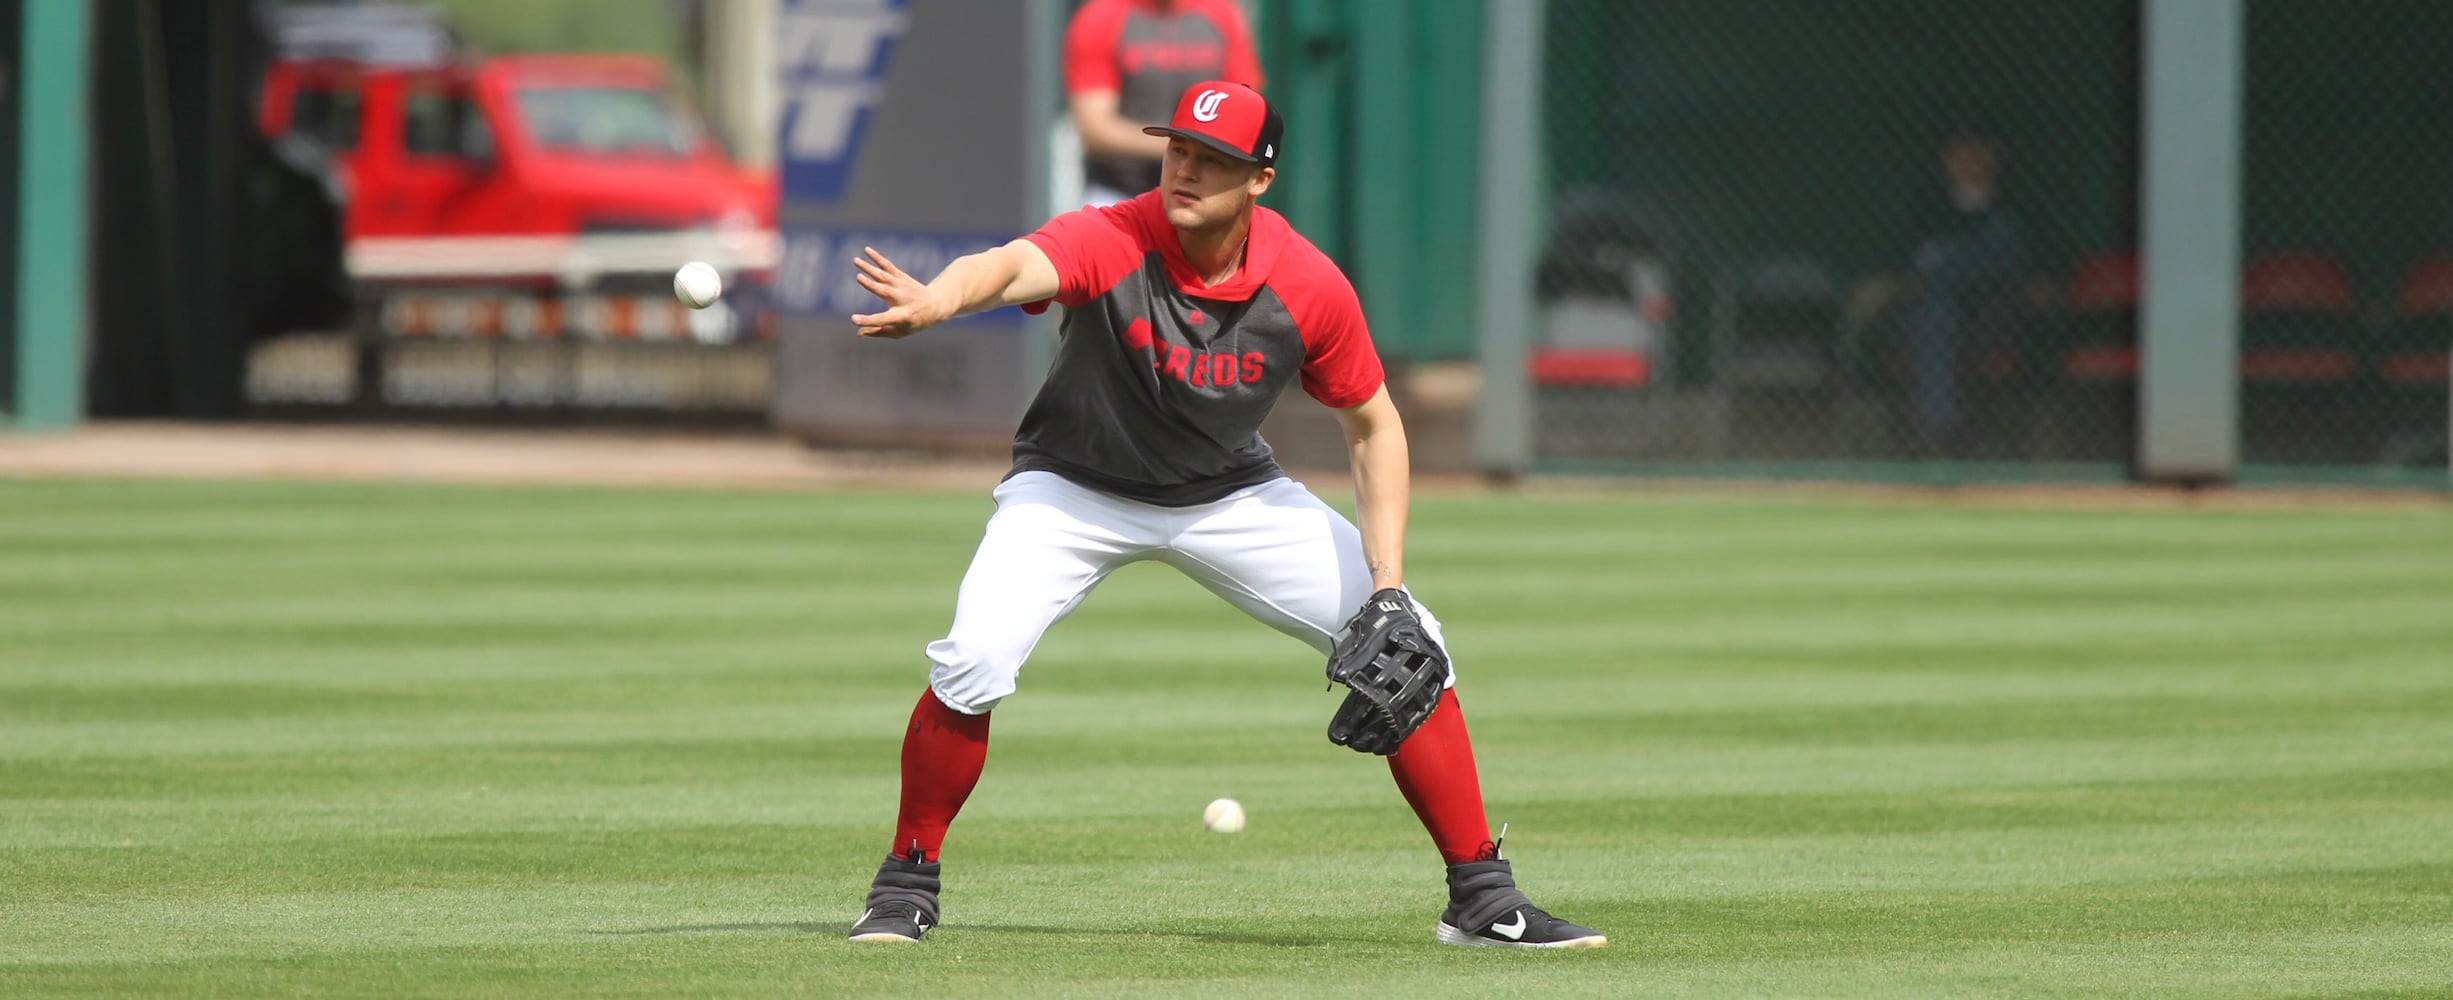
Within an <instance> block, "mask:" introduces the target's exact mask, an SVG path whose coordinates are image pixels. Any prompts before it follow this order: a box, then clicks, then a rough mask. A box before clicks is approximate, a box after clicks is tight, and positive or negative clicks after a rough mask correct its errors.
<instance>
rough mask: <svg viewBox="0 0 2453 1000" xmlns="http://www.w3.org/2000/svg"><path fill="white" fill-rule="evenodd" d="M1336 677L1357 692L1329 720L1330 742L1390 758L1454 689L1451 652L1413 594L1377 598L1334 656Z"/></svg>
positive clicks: (1351, 624) (1369, 602)
mask: <svg viewBox="0 0 2453 1000" xmlns="http://www.w3.org/2000/svg"><path fill="white" fill-rule="evenodd" d="M1329 679H1330V680H1332V681H1335V682H1337V683H1339V684H1343V685H1345V686H1346V687H1348V688H1350V689H1351V690H1350V691H1349V692H1348V693H1347V695H1346V701H1345V703H1344V704H1342V705H1339V706H1337V714H1336V715H1334V716H1331V717H1330V719H1329V742H1331V743H1335V744H1337V745H1338V746H1341V747H1353V748H1354V749H1356V750H1359V751H1361V752H1363V753H1374V754H1379V755H1380V756H1383V757H1385V756H1388V755H1389V754H1392V753H1396V752H1397V745H1398V744H1400V743H1403V742H1405V738H1406V737H1408V736H1412V735H1414V730H1416V729H1420V728H1422V724H1423V721H1424V720H1426V719H1429V718H1430V717H1431V710H1432V709H1433V708H1436V707H1438V706H1439V695H1440V692H1441V691H1442V690H1444V689H1446V688H1447V686H1448V653H1447V652H1446V651H1445V650H1442V649H1440V648H1439V643H1437V642H1435V641H1433V640H1432V639H1431V633H1430V632H1429V631H1426V630H1425V629H1424V628H1423V627H1422V619H1421V618H1419V617H1416V616H1415V614H1414V601H1413V599H1412V598H1409V597H1407V596H1406V594H1405V591H1402V590H1398V589H1396V588H1393V587H1392V588H1389V589H1387V590H1383V591H1380V592H1379V593H1376V594H1373V595H1371V597H1370V599H1368V600H1365V601H1364V602H1363V610H1361V611H1358V612H1356V613H1355V615H1354V620H1353V621H1350V622H1347V623H1346V634H1345V636H1344V638H1341V639H1339V640H1338V642H1337V647H1336V648H1335V649H1332V650H1330V651H1329Z"/></svg>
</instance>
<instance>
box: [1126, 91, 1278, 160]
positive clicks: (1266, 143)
mask: <svg viewBox="0 0 2453 1000" xmlns="http://www.w3.org/2000/svg"><path fill="white" fill-rule="evenodd" d="M1142 131H1143V132H1147V133H1149V134H1151V135H1168V136H1175V137H1177V138H1182V139H1190V140H1192V141H1194V142H1199V143H1203V144H1206V145H1208V146H1209V147H1210V148H1212V149H1215V150H1217V151H1219V152H1221V153H1225V154H1227V155H1228V156H1232V157H1234V158H1236V159H1238V160H1242V161H1244V162H1245V163H1258V164H1260V165H1261V166H1264V167H1267V166H1273V165H1275V164H1276V163H1277V162H1278V140H1279V139H1281V138H1283V137H1284V136H1285V134H1286V123H1285V122H1282V121H1279V120H1278V109H1276V108H1273V107H1270V106H1269V99H1268V98H1265V97H1262V96H1261V95H1260V92H1259V91H1257V90H1253V89H1252V88H1250V87H1247V86H1244V85H1243V84H1240V83H1228V82H1226V81H1225V80H1210V81H1207V82H1204V83H1196V84H1193V85H1192V86H1190V87H1186V88H1184V96H1183V97H1181V98H1178V99H1177V100H1176V102H1175V117H1174V118H1171V119H1169V120H1168V122H1167V124H1165V125H1152V126H1150V127H1148V128H1145V129H1142Z"/></svg>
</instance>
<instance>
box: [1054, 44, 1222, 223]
mask: <svg viewBox="0 0 2453 1000" xmlns="http://www.w3.org/2000/svg"><path fill="white" fill-rule="evenodd" d="M1203 80H1227V81H1231V82H1234V83H1240V84H1243V85H1245V86H1247V87H1251V88H1252V89H1254V90H1259V89H1261V64H1260V57H1259V55H1258V54H1257V53H1256V52H1255V51H1254V50H1253V47H1252V32H1251V30H1250V29H1249V28H1248V27H1247V26H1246V24H1245V21H1244V14H1243V9H1242V8H1241V7H1239V6H1238V5H1237V4H1236V3H1235V0H1089V2H1088V3H1085V4H1083V5H1082V6H1081V8H1080V9H1078V10H1076V11H1074V12H1073V20H1072V22H1071V23H1070V24H1069V25H1068V26H1067V27H1066V29H1065V99H1066V104H1067V106H1068V108H1069V110H1070V111H1071V114H1072V117H1073V127H1074V130H1075V131H1076V132H1078V133H1080V135H1081V137H1082V178H1083V188H1084V192H1083V193H1084V198H1085V200H1086V201H1088V202H1089V203H1090V204H1094V205H1108V204H1113V203H1115V202H1119V201H1123V200H1125V199H1127V198H1130V197H1132V196H1134V195H1137V194H1140V193H1142V192H1144V191H1148V190H1150V189H1151V188H1155V187H1157V186H1158V177H1159V158H1160V156H1161V155H1163V154H1164V153H1165V152H1166V149H1167V143H1166V140H1164V139H1161V138H1158V137H1155V136H1150V135H1145V134H1143V133H1142V129H1143V128H1144V127H1146V126H1149V125H1154V124H1161V123H1164V122H1166V120H1167V116H1168V114H1169V113H1170V112H1172V111H1173V110H1174V109H1175V102H1176V98H1177V97H1178V96H1179V95H1181V94H1183V93H1184V88H1186V87H1189V86H1191V85H1193V84H1195V83H1198V82H1200V81H1203Z"/></svg>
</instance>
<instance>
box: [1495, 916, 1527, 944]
mask: <svg viewBox="0 0 2453 1000" xmlns="http://www.w3.org/2000/svg"><path fill="white" fill-rule="evenodd" d="M1515 916H1516V926H1514V927H1510V926H1508V925H1506V924H1492V925H1491V932H1492V933H1494V934H1497V935H1499V936H1500V937H1503V938H1506V939H1508V940H1510V941H1521V940H1524V937H1525V911H1523V910H1518V911H1516V914H1515Z"/></svg>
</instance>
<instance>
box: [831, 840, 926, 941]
mask: <svg viewBox="0 0 2453 1000" xmlns="http://www.w3.org/2000/svg"><path fill="white" fill-rule="evenodd" d="M920 857H921V855H920V853H919V852H918V851H913V852H912V856H911V857H909V858H898V857H894V856H892V855H888V856H887V858H886V863H885V864H882V865H879V866H877V880H876V881H874V882H871V883H870V884H869V899H868V902H867V904H866V906H867V907H868V908H867V909H864V910H862V911H860V919H859V920H855V921H853V922H852V940H854V941H917V940H920V939H921V938H924V937H927V936H928V932H929V930H930V929H931V928H934V927H936V926H937V890H938V887H939V885H940V883H939V881H938V879H937V864H936V863H935V862H929V863H927V864H922V863H921V862H920V861H919V860H918V859H919V858H920Z"/></svg>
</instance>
